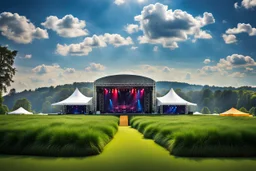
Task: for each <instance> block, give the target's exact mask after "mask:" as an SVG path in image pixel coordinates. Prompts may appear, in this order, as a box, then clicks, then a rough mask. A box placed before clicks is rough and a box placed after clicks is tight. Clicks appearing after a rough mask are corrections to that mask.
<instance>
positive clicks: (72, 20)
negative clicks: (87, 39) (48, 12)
mask: <svg viewBox="0 0 256 171" xmlns="http://www.w3.org/2000/svg"><path fill="white" fill-rule="evenodd" d="M41 24H42V25H43V26H44V27H45V28H47V29H51V30H53V31H56V32H57V34H58V35H60V36H61V37H79V36H86V35H88V30H86V29H85V26H86V23H85V21H84V20H79V19H78V18H76V17H74V16H73V15H66V16H64V17H63V18H61V19H59V18H58V17H56V16H49V17H47V18H46V21H45V22H44V23H41Z"/></svg>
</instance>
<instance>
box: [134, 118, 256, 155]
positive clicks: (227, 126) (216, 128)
mask: <svg viewBox="0 0 256 171" xmlns="http://www.w3.org/2000/svg"><path fill="white" fill-rule="evenodd" d="M130 124H131V126H132V127H133V128H135V129H138V131H140V132H141V133H143V134H144V137H145V138H150V139H153V140H154V141H155V142H156V143H158V144H160V145H161V146H164V147H165V148H167V149H168V150H169V151H170V153H171V154H173V155H176V156H186V157H191V156H194V157H255V156H256V119H255V118H244V117H217V116H152V117H150V116H145V117H143V116H142V117H133V118H132V119H131V122H130Z"/></svg>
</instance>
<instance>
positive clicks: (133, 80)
mask: <svg viewBox="0 0 256 171" xmlns="http://www.w3.org/2000/svg"><path fill="white" fill-rule="evenodd" d="M94 84H95V85H101V84H112V85H115V84H145V85H147V84H155V81H154V80H153V79H151V78H148V77H144V76H139V75H129V74H121V75H110V76H106V77H102V78H99V79H97V80H96V81H95V82H94Z"/></svg>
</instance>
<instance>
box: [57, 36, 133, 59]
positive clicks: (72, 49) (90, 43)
mask: <svg viewBox="0 0 256 171" xmlns="http://www.w3.org/2000/svg"><path fill="white" fill-rule="evenodd" d="M107 44H111V45H113V46H114V47H119V46H128V45H132V44H133V41H132V39H131V37H127V38H124V37H122V36H121V35H119V34H109V33H105V34H104V35H99V36H97V35H93V36H92V37H86V38H85V39H84V41H83V42H81V43H78V44H70V45H66V44H64V45H61V44H57V48H56V53H57V54H60V55H62V56H67V55H71V56H86V55H88V54H89V53H90V52H91V51H92V49H93V48H102V47H106V46H107Z"/></svg>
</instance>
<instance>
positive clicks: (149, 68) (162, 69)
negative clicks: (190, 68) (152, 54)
mask: <svg viewBox="0 0 256 171" xmlns="http://www.w3.org/2000/svg"><path fill="white" fill-rule="evenodd" d="M140 68H141V69H142V71H143V72H146V73H155V74H157V73H170V72H171V71H173V70H174V69H173V68H170V67H168V66H153V65H141V66H140Z"/></svg>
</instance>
